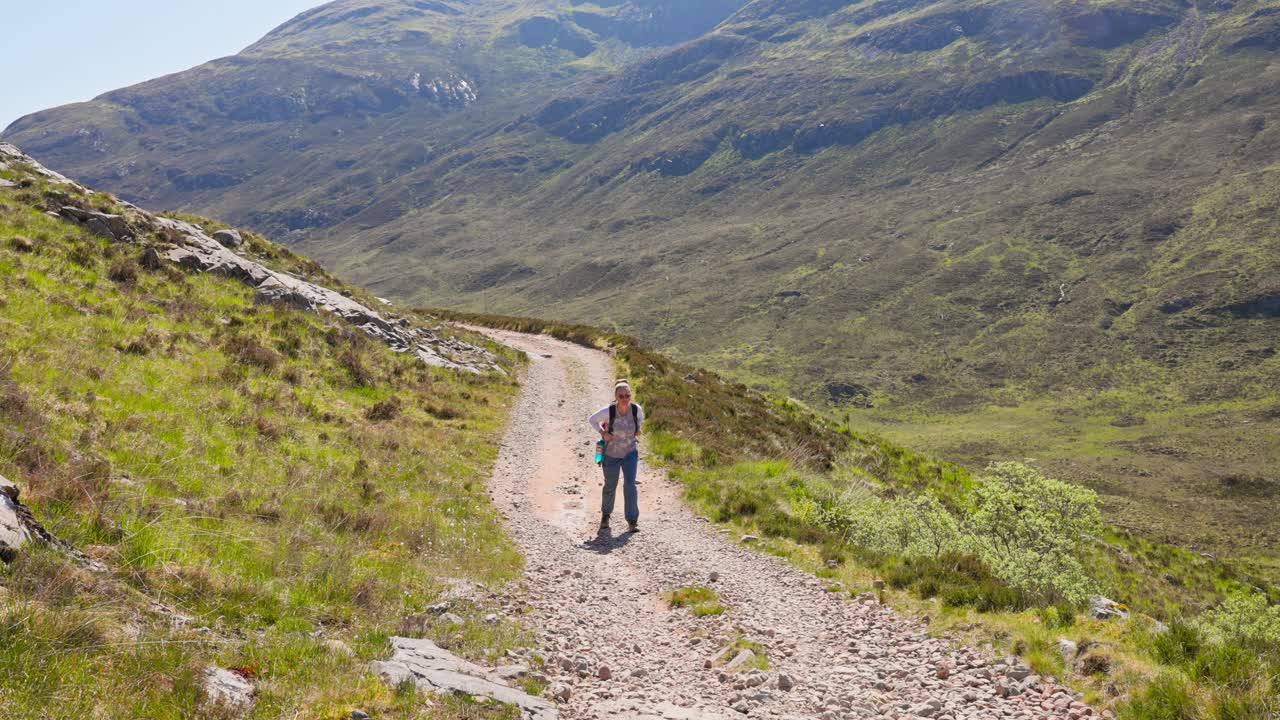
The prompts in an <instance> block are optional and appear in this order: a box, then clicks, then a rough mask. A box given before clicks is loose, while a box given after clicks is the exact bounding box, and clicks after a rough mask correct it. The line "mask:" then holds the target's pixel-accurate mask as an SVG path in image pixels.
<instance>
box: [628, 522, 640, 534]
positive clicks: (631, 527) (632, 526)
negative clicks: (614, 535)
mask: <svg viewBox="0 0 1280 720" xmlns="http://www.w3.org/2000/svg"><path fill="white" fill-rule="evenodd" d="M627 532H633V533H635V532H640V523H639V522H638V521H637V522H633V523H627Z"/></svg>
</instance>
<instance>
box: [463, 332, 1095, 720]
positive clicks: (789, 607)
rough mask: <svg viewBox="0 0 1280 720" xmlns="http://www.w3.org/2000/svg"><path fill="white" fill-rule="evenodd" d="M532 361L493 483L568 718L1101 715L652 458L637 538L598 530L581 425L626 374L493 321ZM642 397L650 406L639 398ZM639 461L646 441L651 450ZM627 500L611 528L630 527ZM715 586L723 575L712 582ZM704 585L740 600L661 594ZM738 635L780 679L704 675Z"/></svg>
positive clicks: (717, 671)
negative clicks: (709, 606) (705, 604)
mask: <svg viewBox="0 0 1280 720" xmlns="http://www.w3.org/2000/svg"><path fill="white" fill-rule="evenodd" d="M487 332H488V334H489V335H490V336H492V337H493V338H494V339H496V340H499V341H500V342H503V343H505V344H507V345H510V346H512V347H515V348H517V349H519V350H522V351H524V352H525V353H527V354H528V355H529V356H530V359H531V362H530V365H529V368H528V372H527V377H526V378H525V383H524V389H523V393H522V395H521V397H520V400H519V402H518V404H517V406H516V408H515V411H514V413H513V415H512V418H513V419H512V422H511V425H510V428H509V430H508V432H507V435H506V438H505V440H504V442H503V445H502V449H501V452H500V456H499V458H498V463H497V466H496V468H495V472H494V477H493V481H492V484H491V492H492V495H493V498H494V502H495V504H496V506H497V507H498V509H499V510H500V511H501V512H502V514H503V516H504V518H505V519H506V523H507V526H508V528H509V529H510V531H511V533H512V535H513V536H514V538H515V540H516V542H517V543H518V544H519V546H520V549H521V551H522V552H523V553H524V555H525V557H526V558H527V579H526V582H527V585H528V589H529V595H530V597H529V601H530V603H531V605H532V608H533V610H532V615H531V616H529V617H528V618H527V620H526V622H528V623H529V624H530V625H531V626H532V627H535V628H537V629H538V631H539V632H538V645H539V650H540V652H541V653H542V654H543V656H544V657H546V658H547V660H548V662H547V667H546V669H545V673H546V674H547V675H548V676H549V679H550V680H551V682H552V683H553V688H554V689H556V690H558V691H559V693H560V697H561V698H562V699H563V698H565V697H566V696H567V700H563V701H562V702H561V713H562V715H563V716H564V717H567V718H657V717H663V718H739V717H743V715H744V714H745V715H746V716H749V717H805V718H864V717H865V718H873V717H886V718H905V717H927V718H935V719H940V718H952V719H954V720H960V719H961V718H1004V717H1011V718H1072V717H1085V716H1088V715H1092V714H1093V713H1094V711H1093V710H1091V709H1090V708H1088V707H1086V706H1085V705H1084V704H1083V703H1080V702H1078V701H1076V700H1075V698H1073V697H1072V696H1071V694H1070V693H1069V692H1068V691H1067V690H1065V689H1063V688H1060V687H1055V686H1052V685H1050V684H1049V683H1046V682H1041V681H1039V679H1038V678H1035V677H1034V676H1030V677H1028V674H1029V671H1028V670H1027V669H1026V668H1025V667H1023V666H1019V665H1017V664H1016V663H1005V662H1003V661H1000V660H997V659H993V658H989V657H984V656H983V654H982V653H981V652H979V651H978V650H976V649H971V648H961V649H956V648H953V647H952V646H950V645H949V644H948V643H947V642H945V641H943V640H938V639H933V638H930V637H929V636H928V635H927V634H926V633H925V630H924V628H923V626H921V625H919V624H918V623H916V622H914V621H912V620H910V619H907V618H904V617H902V616H900V615H898V614H897V613H895V612H894V611H892V610H891V609H889V608H887V607H884V606H881V605H879V604H878V603H876V602H874V601H873V600H870V599H866V600H863V601H857V600H853V599H850V598H849V597H848V596H847V594H846V593H831V592H827V591H825V590H824V584H823V583H822V582H821V581H819V580H818V579H817V578H814V577H812V576H810V575H808V574H806V573H804V572H801V571H799V570H797V569H795V568H792V567H790V566H788V565H787V564H785V562H783V561H782V560H779V559H778V558H775V557H772V556H768V555H764V554H762V553H758V552H754V551H752V550H750V549H747V548H746V547H743V546H740V545H738V544H736V543H734V542H731V541H730V540H728V539H726V538H725V536H724V535H723V534H722V533H721V532H718V531H717V528H716V527H715V526H714V525H712V524H710V523H708V522H707V521H705V520H703V519H700V518H698V517H696V516H695V515H694V514H693V513H692V512H691V511H690V510H689V509H687V508H686V507H684V506H683V505H682V503H681V501H680V497H679V493H678V490H677V488H676V487H675V486H674V485H673V484H672V483H671V482H670V481H669V480H668V479H667V478H666V477H665V476H664V475H663V474H662V473H661V472H660V471H659V470H658V469H656V468H654V467H653V465H651V464H648V463H645V462H644V460H643V455H642V460H641V472H640V481H641V485H640V498H641V512H642V517H641V529H642V532H640V533H638V534H634V535H628V534H625V533H623V532H621V530H615V531H614V534H611V535H600V534H599V533H598V532H597V527H596V526H597V523H598V521H599V514H598V508H599V504H600V486H601V482H600V471H599V468H597V467H596V465H595V463H594V458H593V455H594V450H593V447H592V446H593V444H594V441H595V438H594V437H593V436H592V433H591V431H590V429H589V428H588V427H587V424H586V420H585V419H586V417H587V415H588V414H589V413H591V412H592V411H594V410H596V409H598V408H599V407H600V406H601V405H603V404H605V403H606V402H607V401H608V399H609V397H610V392H611V388H612V382H613V366H612V362H611V359H610V358H609V357H608V356H607V355H606V354H604V353H602V352H598V351H594V350H590V349H588V348H584V347H580V346H577V345H573V344H570V343H566V342H561V341H558V340H554V339H551V338H548V337H545V336H531V335H523V334H519V333H512V332H503V331H487ZM638 400H640V402H641V403H643V400H644V398H643V397H640V398H638ZM642 453H643V448H642ZM621 495H622V493H621V491H619V493H618V496H619V497H618V500H619V506H618V507H617V508H616V509H615V513H614V524H615V527H625V524H624V523H623V522H622V518H621V510H622V508H621ZM713 573H715V574H716V576H717V579H716V580H715V581H714V582H712V581H711V579H710V578H711V577H712V574H713ZM686 585H709V586H711V587H713V588H715V590H716V592H717V593H719V596H720V598H721V601H722V602H723V604H724V605H725V606H727V608H728V610H727V611H726V612H725V613H724V614H722V615H719V616H709V617H702V618H695V617H693V615H692V613H690V612H689V611H688V610H686V609H669V608H668V607H667V605H666V603H665V602H664V601H663V599H662V594H663V593H664V592H666V591H669V590H671V589H673V588H676V587H680V586H686ZM739 632H741V633H742V634H744V635H745V636H746V638H747V639H749V640H751V641H752V642H754V643H757V644H758V645H759V646H761V647H763V648H764V650H765V652H766V654H767V657H768V664H769V668H768V670H767V671H764V672H762V671H758V670H750V669H745V668H743V669H739V670H737V671H733V672H729V671H726V670H725V668H724V667H723V666H722V663H723V661H724V659H721V660H719V661H717V662H716V663H714V665H715V666H714V667H707V665H708V662H707V661H708V660H711V659H713V658H716V656H717V655H718V654H720V653H721V652H722V650H723V648H725V646H726V645H727V644H729V643H730V642H731V641H732V640H733V639H734V638H735V637H737V635H738V633H739Z"/></svg>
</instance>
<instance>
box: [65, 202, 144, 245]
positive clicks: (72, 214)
mask: <svg viewBox="0 0 1280 720" xmlns="http://www.w3.org/2000/svg"><path fill="white" fill-rule="evenodd" d="M58 212H59V214H61V215H62V216H63V217H65V218H68V219H70V220H74V221H76V222H78V223H81V224H83V225H84V226H85V227H86V228H87V229H88V230H89V231H90V232H93V233H94V234H96V235H101V236H102V237H105V238H108V239H110V240H127V239H129V238H132V237H133V236H134V231H133V228H131V227H129V223H128V221H127V220H125V219H124V216H122V215H109V214H107V213H101V212H97V211H96V210H83V209H81V208H78V207H73V206H70V205H68V206H66V207H63V208H62V209H61V210H59V211H58Z"/></svg>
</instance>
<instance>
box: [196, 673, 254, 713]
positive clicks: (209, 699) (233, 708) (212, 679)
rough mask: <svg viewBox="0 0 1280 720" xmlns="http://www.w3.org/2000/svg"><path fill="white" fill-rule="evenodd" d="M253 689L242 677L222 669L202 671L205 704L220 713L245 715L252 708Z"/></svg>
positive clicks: (251, 684)
mask: <svg viewBox="0 0 1280 720" xmlns="http://www.w3.org/2000/svg"><path fill="white" fill-rule="evenodd" d="M253 696H254V688H253V683H250V682H249V681H248V680H246V679H245V678H244V677H242V676H240V675H238V674H236V673H234V672H232V671H230V670H226V669H224V668H220V667H211V668H206V669H205V671H204V697H205V704H206V705H208V706H210V707H211V708H217V709H220V710H221V711H222V712H224V713H225V712H228V711H230V712H231V713H234V714H236V715H247V714H248V712H249V710H250V709H251V708H252V707H253Z"/></svg>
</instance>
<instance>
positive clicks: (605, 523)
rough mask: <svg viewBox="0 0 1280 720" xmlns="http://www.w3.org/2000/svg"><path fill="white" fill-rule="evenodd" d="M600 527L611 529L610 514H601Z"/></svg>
mask: <svg viewBox="0 0 1280 720" xmlns="http://www.w3.org/2000/svg"><path fill="white" fill-rule="evenodd" d="M600 529H601V530H608V529H609V516H608V515H601V516H600Z"/></svg>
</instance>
